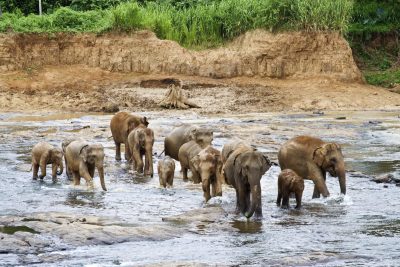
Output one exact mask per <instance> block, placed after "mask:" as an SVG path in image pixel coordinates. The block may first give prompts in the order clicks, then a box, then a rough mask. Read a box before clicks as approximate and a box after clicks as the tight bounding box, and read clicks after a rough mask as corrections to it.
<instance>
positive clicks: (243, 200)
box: [239, 187, 250, 214]
mask: <svg viewBox="0 0 400 267" xmlns="http://www.w3.org/2000/svg"><path fill="white" fill-rule="evenodd" d="M246 191H247V190H246V189H245V188H243V187H242V188H239V205H240V212H241V213H243V214H244V213H245V212H246V208H247V201H249V200H247V197H249V198H250V196H246V193H247V192H246ZM247 195H248V194H247Z"/></svg>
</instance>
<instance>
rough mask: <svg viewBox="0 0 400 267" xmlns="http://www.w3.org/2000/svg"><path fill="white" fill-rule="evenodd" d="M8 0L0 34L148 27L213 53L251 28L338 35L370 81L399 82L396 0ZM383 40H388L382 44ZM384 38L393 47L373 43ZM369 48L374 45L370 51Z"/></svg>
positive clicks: (398, 1) (398, 9)
mask: <svg viewBox="0 0 400 267" xmlns="http://www.w3.org/2000/svg"><path fill="white" fill-rule="evenodd" d="M42 3H43V4H42V5H43V11H44V12H45V15H43V16H38V15H35V14H37V13H38V7H37V1H32V0H7V1H1V2H0V7H1V10H2V11H3V12H5V13H4V14H3V15H2V16H1V17H0V32H6V31H14V32H35V33H36V32H37V33H40V32H44V33H46V32H48V33H52V32H94V33H101V32H107V31H112V30H117V31H134V30H140V29H148V30H151V31H154V32H155V33H156V35H157V36H158V37H159V38H161V39H169V40H174V41H177V42H179V43H180V44H181V45H183V46H185V47H189V48H195V49H204V48H209V47H215V46H218V45H221V44H223V43H225V42H226V41H228V40H231V39H232V38H234V37H236V36H238V35H240V34H242V33H244V32H246V31H248V30H252V29H256V28H262V29H266V30H269V31H273V32H276V31H290V30H302V31H340V32H342V33H344V34H345V36H346V38H347V40H348V41H349V43H350V45H351V47H352V49H353V54H354V57H355V59H356V62H357V64H358V66H359V67H360V69H361V70H362V71H363V72H364V74H365V76H366V80H367V81H368V82H370V83H373V84H377V85H382V86H389V85H391V84H393V83H398V73H399V72H398V68H399V65H400V63H399V62H400V48H399V42H398V39H399V35H400V32H399V29H400V0H379V1H378V0H136V1H135V0H42ZM388 37H389V38H388ZM383 39H384V40H385V42H387V40H389V39H391V40H392V44H394V45H389V46H387V45H376V41H375V40H383ZM372 43H375V44H374V45H371V44H372Z"/></svg>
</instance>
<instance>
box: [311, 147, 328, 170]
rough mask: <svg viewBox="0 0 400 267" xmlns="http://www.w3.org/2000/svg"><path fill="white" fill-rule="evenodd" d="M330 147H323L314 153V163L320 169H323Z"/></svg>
mask: <svg viewBox="0 0 400 267" xmlns="http://www.w3.org/2000/svg"><path fill="white" fill-rule="evenodd" d="M328 145H329V144H325V145H323V146H320V147H317V148H316V149H315V150H314V153H313V161H314V162H315V164H317V166H318V167H322V165H323V164H324V161H325V156H326V154H327V153H328Z"/></svg>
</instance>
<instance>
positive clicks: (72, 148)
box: [65, 141, 107, 191]
mask: <svg viewBox="0 0 400 267" xmlns="http://www.w3.org/2000/svg"><path fill="white" fill-rule="evenodd" d="M65 156H66V157H67V162H68V166H67V168H69V169H70V170H71V172H72V176H73V179H74V184H75V185H79V184H80V180H81V177H83V178H84V179H85V180H86V183H87V185H88V186H89V187H93V177H94V171H95V168H97V170H98V172H99V176H100V183H101V187H102V188H103V190H104V191H107V189H106V185H105V182H104V148H103V146H102V145H100V144H93V145H91V144H88V143H87V142H84V141H73V142H71V143H70V144H69V145H68V146H67V148H66V153H65Z"/></svg>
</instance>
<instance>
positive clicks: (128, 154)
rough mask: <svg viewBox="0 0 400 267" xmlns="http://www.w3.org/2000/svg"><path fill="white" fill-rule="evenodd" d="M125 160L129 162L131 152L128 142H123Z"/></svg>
mask: <svg viewBox="0 0 400 267" xmlns="http://www.w3.org/2000/svg"><path fill="white" fill-rule="evenodd" d="M125 160H131V150H130V149H129V145H128V141H126V142H125Z"/></svg>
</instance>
